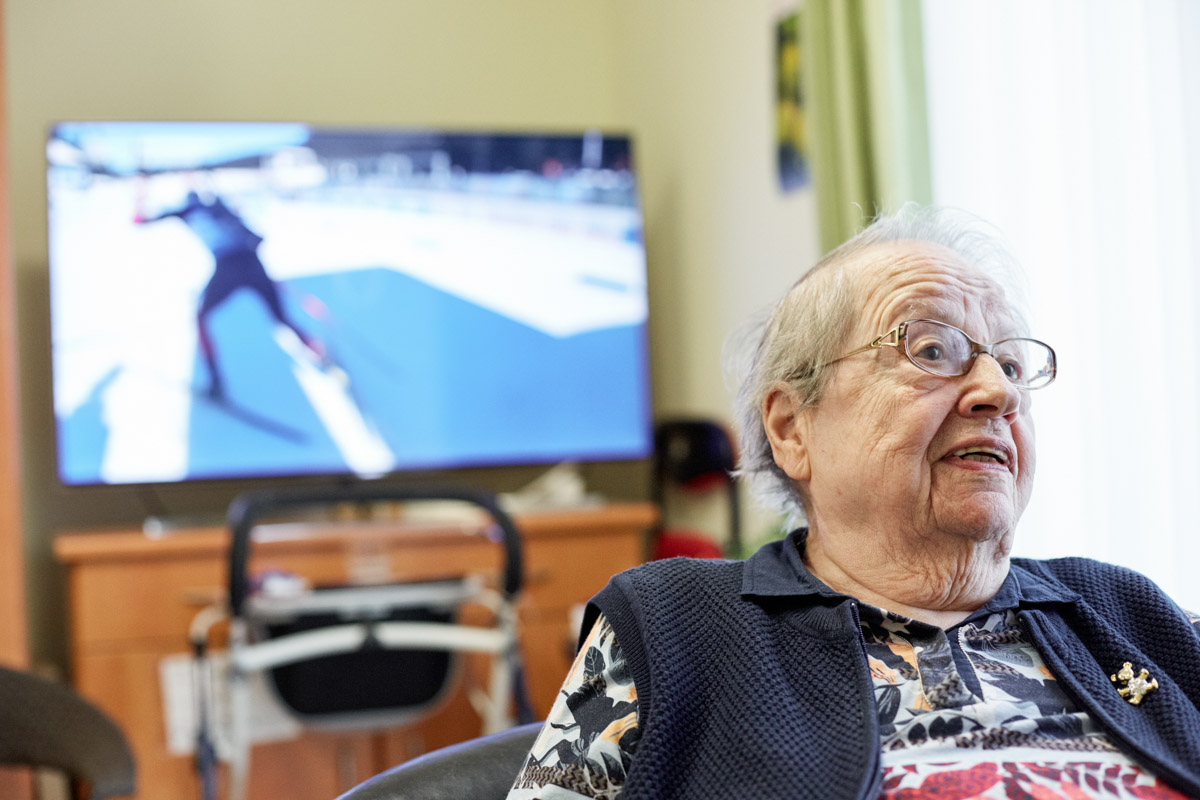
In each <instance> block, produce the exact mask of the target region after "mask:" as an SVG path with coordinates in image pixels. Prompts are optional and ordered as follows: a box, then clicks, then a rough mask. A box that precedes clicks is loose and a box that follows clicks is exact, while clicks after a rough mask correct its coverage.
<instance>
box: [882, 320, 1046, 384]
mask: <svg viewBox="0 0 1200 800" xmlns="http://www.w3.org/2000/svg"><path fill="white" fill-rule="evenodd" d="M904 346H905V351H906V352H907V354H908V357H909V358H910V359H912V361H913V363H914V364H916V365H917V366H918V367H920V368H921V369H923V370H926V371H927V372H932V373H933V374H934V375H947V376H952V375H965V374H966V373H967V372H969V371H970V370H971V366H972V363H973V360H974V359H973V358H972V352H971V340H970V339H968V338H967V335H966V334H965V333H963V332H962V331H960V330H959V329H958V328H955V327H952V326H950V325H945V324H943V323H940V322H934V321H932V320H914V321H912V322H910V323H908V328H907V330H906V331H905V335H904ZM992 356H993V357H994V358H995V359H996V361H997V362H998V363H999V364H1000V368H1001V369H1003V370H1004V374H1005V375H1006V376H1007V377H1008V379H1009V380H1010V381H1012V382H1013V383H1015V384H1016V385H1017V386H1024V387H1034V388H1036V387H1038V386H1043V385H1045V384H1046V383H1049V381H1050V379H1051V378H1052V377H1053V375H1054V369H1053V366H1054V354H1053V351H1051V350H1050V348H1049V347H1047V346H1046V345H1044V344H1042V343H1041V342H1039V341H1037V340H1035V339H1008V340H1006V341H1003V342H999V343H997V344H995V345H993V346H992Z"/></svg>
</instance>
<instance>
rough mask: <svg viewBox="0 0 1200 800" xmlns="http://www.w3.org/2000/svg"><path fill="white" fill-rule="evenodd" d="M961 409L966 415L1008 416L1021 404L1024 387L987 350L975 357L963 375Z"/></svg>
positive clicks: (961, 412)
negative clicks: (1018, 386) (1010, 376)
mask: <svg viewBox="0 0 1200 800" xmlns="http://www.w3.org/2000/svg"><path fill="white" fill-rule="evenodd" d="M963 381H964V386H963V393H962V395H961V396H960V397H959V401H958V402H959V409H958V410H959V413H960V414H962V415H963V416H967V417H976V416H985V417H1006V416H1009V415H1010V414H1014V413H1016V412H1017V411H1018V410H1019V409H1020V408H1021V390H1020V389H1018V388H1017V387H1016V385H1015V384H1014V383H1013V382H1012V381H1010V380H1009V379H1008V377H1007V376H1006V375H1005V374H1004V369H1003V368H1002V367H1001V366H1000V362H998V361H996V359H995V358H993V357H992V356H991V355H989V354H987V353H980V354H979V355H978V356H976V357H975V361H974V363H973V364H972V365H971V369H970V371H969V372H967V374H966V375H964V376H963Z"/></svg>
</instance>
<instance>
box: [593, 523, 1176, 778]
mask: <svg viewBox="0 0 1200 800" xmlns="http://www.w3.org/2000/svg"><path fill="white" fill-rule="evenodd" d="M768 547H770V545H768ZM744 567H745V564H744V563H743V562H724V561H698V560H692V559H671V560H668V561H658V562H654V563H650V564H646V565H643V566H641V567H637V568H635V569H633V570H630V571H627V572H624V573H621V574H620V575H617V576H615V577H614V578H613V579H612V581H611V582H610V583H609V585H608V586H607V587H606V588H605V589H603V590H602V591H601V592H600V593H599V594H598V595H596V597H595V598H593V600H592V603H591V604H589V607H588V613H587V617H586V619H585V623H584V630H585V631H586V630H588V629H590V627H591V624H592V622H593V621H594V620H595V617H596V615H597V614H598V613H603V614H604V615H605V616H606V617H607V618H608V620H609V621H610V622H611V623H612V626H613V629H614V632H615V633H616V636H617V640H618V641H619V642H620V643H621V647H622V649H623V650H624V653H625V657H626V660H627V662H628V664H629V667H630V670H631V673H632V675H633V676H634V680H635V684H636V687H637V692H638V701H639V711H638V714H639V719H638V725H639V730H640V733H641V740H640V742H639V743H638V746H637V751H636V753H635V754H634V758H633V763H632V765H631V767H630V771H629V774H628V776H627V781H626V784H625V787H624V790H623V792H622V795H621V796H622V800H642V798H645V799H646V800H669V799H670V798H720V799H721V800H728V798H733V797H754V798H764V799H765V798H787V799H788V800H797V798H820V800H831V798H833V799H836V798H875V797H877V796H878V794H879V791H880V785H881V779H882V777H881V776H882V773H881V769H880V766H879V732H878V725H877V721H876V720H877V717H876V709H875V702H874V698H873V687H872V682H871V676H870V673H869V672H868V667H867V660H866V657H865V651H864V645H863V640H862V634H861V633H860V631H859V627H858V609H857V605H856V604H855V602H854V601H853V600H851V599H849V598H845V597H829V596H806V597H761V596H753V595H749V594H745V593H744V589H743V570H744ZM1011 568H1012V570H1014V571H1015V572H1016V573H1017V577H1018V579H1019V580H1022V581H1024V582H1027V583H1037V582H1041V583H1042V584H1043V585H1048V586H1050V587H1052V589H1053V591H1052V592H1050V593H1049V594H1053V595H1056V596H1057V597H1058V598H1059V599H1057V600H1055V601H1041V602H1037V601H1035V602H1023V603H1022V606H1021V607H1020V608H1019V609H1018V615H1019V619H1020V621H1021V624H1022V625H1023V626H1024V627H1025V630H1026V631H1027V632H1028V634H1029V636H1030V637H1031V639H1032V641H1033V642H1034V644H1035V645H1036V646H1037V649H1038V651H1039V652H1040V653H1041V654H1042V656H1043V658H1044V660H1045V662H1046V665H1047V666H1048V667H1049V668H1050V670H1051V671H1052V672H1053V673H1054V675H1055V677H1056V678H1057V679H1058V680H1059V683H1060V685H1061V686H1062V687H1063V689H1064V690H1065V691H1066V692H1067V693H1068V694H1069V695H1070V696H1071V697H1073V698H1074V699H1075V700H1076V701H1077V702H1078V703H1079V705H1080V707H1081V708H1084V709H1086V710H1087V711H1088V712H1089V713H1090V714H1091V715H1092V716H1093V717H1094V718H1095V720H1096V721H1097V722H1098V723H1099V725H1100V727H1102V728H1103V729H1104V730H1105V731H1106V732H1107V733H1108V735H1109V736H1110V737H1112V741H1113V742H1114V743H1115V744H1116V745H1117V746H1118V747H1120V748H1121V750H1123V751H1124V752H1125V753H1126V754H1128V755H1129V756H1131V757H1132V758H1133V759H1134V760H1135V761H1137V762H1139V763H1141V764H1143V765H1145V766H1146V767H1147V768H1149V769H1150V770H1152V771H1153V772H1154V773H1155V774H1156V775H1158V776H1159V777H1161V778H1162V779H1163V780H1164V781H1166V782H1168V783H1169V784H1171V785H1172V786H1173V787H1175V788H1176V789H1178V790H1180V791H1181V792H1183V793H1185V794H1188V795H1190V796H1193V797H1200V711H1198V710H1197V709H1198V708H1200V636H1197V634H1196V631H1195V629H1194V628H1193V627H1192V625H1191V624H1190V623H1189V621H1188V620H1187V618H1186V617H1185V615H1184V614H1183V613H1182V612H1181V611H1180V610H1179V608H1178V607H1177V606H1176V605H1175V604H1174V603H1172V602H1171V600H1170V599H1169V598H1167V597H1166V596H1165V595H1164V594H1163V593H1162V591H1161V590H1159V589H1158V587H1157V586H1155V585H1154V584H1153V583H1152V582H1150V581H1149V580H1148V579H1146V578H1145V577H1143V576H1141V575H1139V574H1137V573H1134V572H1131V571H1129V570H1126V569H1123V568H1120V567H1114V566H1111V565H1108V564H1102V563H1099V562H1095V561H1091V560H1088V559H1080V558H1068V559H1057V560H1053V561H1033V560H1026V559H1013V561H1012V567H1011ZM1064 597H1065V598H1067V599H1066V600H1065V601H1064V600H1062V599H1061V598H1064ZM1125 661H1131V662H1133V664H1134V665H1135V668H1137V669H1141V668H1143V667H1145V668H1147V669H1148V670H1149V671H1150V674H1151V675H1152V676H1153V677H1155V678H1157V679H1158V683H1159V688H1158V690H1157V691H1155V692H1153V693H1151V694H1149V695H1147V697H1146V698H1145V700H1144V701H1143V702H1142V703H1141V704H1140V705H1136V706H1135V705H1132V704H1130V703H1128V702H1127V701H1126V700H1124V699H1122V698H1121V697H1120V696H1119V695H1118V694H1117V691H1116V689H1115V687H1114V685H1113V683H1112V681H1111V680H1110V679H1109V675H1110V674H1112V673H1114V672H1116V671H1117V670H1119V669H1120V668H1121V665H1122V663H1123V662H1125Z"/></svg>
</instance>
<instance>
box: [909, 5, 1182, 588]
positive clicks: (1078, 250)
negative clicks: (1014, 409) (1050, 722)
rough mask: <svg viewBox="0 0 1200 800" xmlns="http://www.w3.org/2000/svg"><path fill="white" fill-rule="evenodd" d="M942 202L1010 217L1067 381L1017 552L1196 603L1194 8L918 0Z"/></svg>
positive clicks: (1046, 430)
mask: <svg viewBox="0 0 1200 800" xmlns="http://www.w3.org/2000/svg"><path fill="white" fill-rule="evenodd" d="M923 20H924V22H923V24H924V46H925V59H926V82H927V90H928V104H929V116H930V150H931V156H932V157H931V167H932V171H933V197H934V202H935V203H937V204H939V205H950V206H957V207H960V208H964V209H967V210H969V211H972V212H973V213H975V214H978V215H979V216H981V217H983V218H985V219H987V220H988V221H990V222H992V223H994V224H995V225H996V226H997V227H999V228H1000V229H1001V230H1002V231H1003V232H1004V233H1005V234H1007V236H1008V239H1009V240H1010V242H1011V244H1012V246H1013V250H1014V251H1015V252H1016V254H1017V256H1018V258H1020V259H1021V261H1022V263H1023V264H1024V266H1025V269H1026V272H1027V273H1028V278H1029V293H1030V299H1031V305H1032V314H1031V317H1032V324H1033V334H1034V335H1035V336H1037V337H1038V338H1041V339H1045V340H1046V341H1047V342H1049V343H1050V344H1051V345H1053V346H1054V347H1055V348H1056V350H1057V351H1058V356H1059V378H1058V381H1057V382H1056V383H1055V384H1054V385H1052V386H1051V387H1049V388H1048V389H1045V390H1043V391H1039V392H1036V393H1035V394H1034V395H1033V400H1034V417H1035V419H1036V422H1037V430H1038V461H1039V463H1038V477H1037V480H1036V482H1035V488H1034V497H1033V501H1032V502H1031V504H1030V507H1029V510H1028V511H1027V512H1026V515H1025V518H1024V520H1023V521H1022V524H1021V528H1020V530H1019V532H1018V540H1017V554H1018V555H1031V556H1037V557H1051V556H1058V555H1087V556H1091V557H1093V558H1099V559H1102V560H1105V561H1111V562H1115V563H1119V564H1124V565H1127V566H1129V567H1132V568H1134V569H1137V570H1138V571H1140V572H1143V573H1145V574H1147V575H1149V576H1150V577H1152V578H1153V579H1154V580H1156V581H1157V582H1158V583H1159V584H1160V585H1161V586H1162V587H1163V588H1164V589H1166V590H1167V591H1168V592H1169V593H1171V594H1172V595H1173V596H1174V597H1175V598H1176V600H1177V601H1178V602H1179V603H1180V604H1181V605H1183V606H1184V607H1185V608H1189V609H1191V610H1194V611H1198V612H1200V569H1198V568H1200V322H1198V320H1197V317H1198V315H1200V3H1198V2H1196V0H1145V1H1144V2H1136V3H1129V2H1127V0H1024V1H1021V2H1004V3H996V2H987V1H984V0H972V1H970V2H964V0H924V5H923Z"/></svg>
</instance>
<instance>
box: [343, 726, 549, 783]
mask: <svg viewBox="0 0 1200 800" xmlns="http://www.w3.org/2000/svg"><path fill="white" fill-rule="evenodd" d="M541 729H542V723H540V722H531V723H529V724H527V725H519V726H517V727H515V728H509V729H508V730H506V731H500V732H499V733H493V734H491V735H489V736H481V737H479V738H478V739H471V740H469V741H466V742H462V743H460V744H455V745H451V746H449V747H443V748H442V749H440V750H435V751H433V752H432V753H426V754H425V755H423V756H419V757H417V758H414V759H413V760H411V761H406V762H404V763H403V764H399V765H397V766H395V767H392V768H391V769H389V770H387V771H385V772H381V773H379V774H378V775H376V776H375V777H373V778H370V779H368V780H366V781H364V782H363V783H360V784H359V785H358V786H356V787H354V788H353V789H351V790H350V791H348V792H346V793H345V794H343V795H342V796H341V797H340V798H338V800H504V797H505V795H507V794H508V790H509V789H510V788H511V787H512V784H513V780H514V779H515V778H516V777H517V772H518V771H519V770H520V769H521V764H522V763H524V761H525V756H527V755H528V754H529V750H530V749H531V748H532V747H533V742H534V740H535V739H536V738H537V735H538V732H539V731H541Z"/></svg>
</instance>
